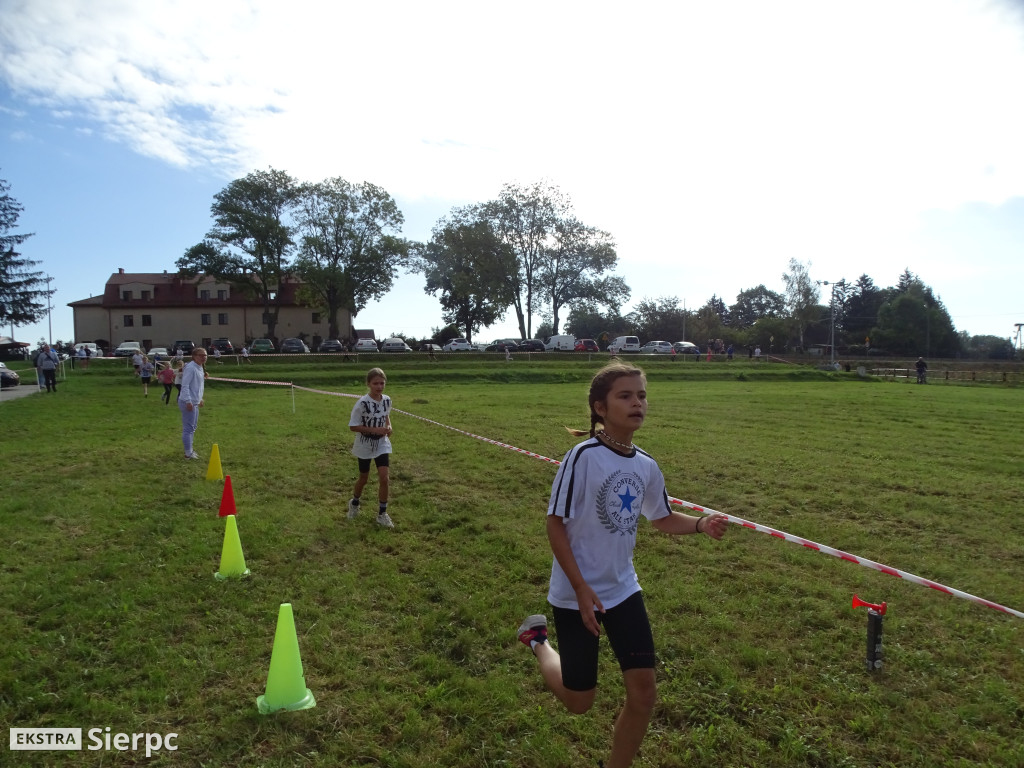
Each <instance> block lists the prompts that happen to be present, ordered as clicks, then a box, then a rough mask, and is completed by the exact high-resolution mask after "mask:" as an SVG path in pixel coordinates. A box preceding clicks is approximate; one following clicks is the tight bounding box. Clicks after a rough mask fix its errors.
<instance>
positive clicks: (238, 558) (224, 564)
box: [214, 515, 249, 579]
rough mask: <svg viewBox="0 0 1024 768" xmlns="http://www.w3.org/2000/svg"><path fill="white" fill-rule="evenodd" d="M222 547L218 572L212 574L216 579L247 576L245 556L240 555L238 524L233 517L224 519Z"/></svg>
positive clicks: (240, 545)
mask: <svg viewBox="0 0 1024 768" xmlns="http://www.w3.org/2000/svg"><path fill="white" fill-rule="evenodd" d="M224 520H225V521H226V522H225V524H224V547H223V549H222V550H221V553H220V570H219V571H217V573H215V574H214V576H216V577H217V578H218V579H229V578H231V577H232V576H248V575H249V569H248V568H246V567H245V555H243V554H242V542H241V541H239V539H238V523H236V522H235V516H234V515H228V516H227V517H225V518H224Z"/></svg>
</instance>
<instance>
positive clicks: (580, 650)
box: [553, 592, 654, 691]
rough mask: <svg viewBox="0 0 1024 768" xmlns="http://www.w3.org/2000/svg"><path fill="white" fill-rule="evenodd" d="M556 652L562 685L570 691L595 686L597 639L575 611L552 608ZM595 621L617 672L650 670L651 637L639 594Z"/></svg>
mask: <svg viewBox="0 0 1024 768" xmlns="http://www.w3.org/2000/svg"><path fill="white" fill-rule="evenodd" d="M553 611H554V617H555V632H556V634H557V635H558V652H559V654H560V656H561V657H562V685H564V686H565V687H566V688H568V689H569V690H570V691H589V690H591V689H593V688H596V687H597V648H598V641H599V639H600V638H597V637H594V635H592V634H591V633H590V630H589V629H587V628H586V627H585V626H584V625H583V618H582V616H581V614H580V612H579V611H578V610H573V609H571V608H553ZM596 615H597V621H598V623H599V624H601V626H602V627H604V633H605V634H606V635H607V636H608V641H609V642H610V643H611V644H612V650H613V651H614V652H615V657H616V658H617V659H618V660H619V669H621V670H622V671H623V672H625V671H626V670H627V669H653V668H654V636H653V635H652V634H651V622H650V621H649V620H648V618H647V609H646V608H645V607H644V599H643V596H642V594H641V593H640V592H635V593H633V594H632V595H630V596H629V597H628V598H626V599H625V600H624V601H623V602H621V603H619V604H618V605H616V606H615V607H614V608H609V609H607V610H606V611H605V612H604V613H597V614H596Z"/></svg>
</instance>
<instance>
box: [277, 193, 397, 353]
mask: <svg viewBox="0 0 1024 768" xmlns="http://www.w3.org/2000/svg"><path fill="white" fill-rule="evenodd" d="M295 201H296V232H297V233H298V235H299V238H300V239H299V256H298V257H297V258H296V260H295V263H294V265H293V269H294V271H295V273H296V275H298V276H299V277H300V278H301V279H302V281H303V284H304V285H303V294H304V298H305V300H306V301H307V302H308V303H310V304H312V305H313V306H317V307H323V308H324V310H325V311H326V313H327V317H328V324H329V327H330V335H331V338H338V337H339V336H340V333H339V327H338V311H339V310H341V309H346V310H348V312H349V313H350V314H351V316H353V317H355V316H356V315H357V314H359V312H361V311H362V310H363V308H364V307H365V306H366V304H367V303H368V302H369V301H370V300H371V299H379V298H380V297H381V296H383V295H384V294H386V293H387V292H388V291H389V290H391V286H392V285H393V284H394V280H395V276H396V274H397V272H398V269H399V267H401V266H403V265H404V264H406V262H407V258H408V255H409V243H408V242H407V241H405V240H403V239H402V238H401V237H400V236H399V233H400V231H401V227H402V223H403V222H404V221H405V219H404V217H403V216H402V212H401V211H400V210H398V206H397V205H396V204H395V201H394V199H393V198H392V197H391V195H389V194H388V193H387V192H385V191H384V190H383V189H381V188H380V187H377V186H375V185H373V184H369V183H367V182H363V183H361V184H353V183H351V182H348V181H346V180H345V179H342V178H333V179H327V180H325V181H322V182H320V183H317V184H302V185H300V186H299V187H298V189H297V190H296V195H295Z"/></svg>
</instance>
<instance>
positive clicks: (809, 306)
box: [782, 259, 821, 348]
mask: <svg viewBox="0 0 1024 768" xmlns="http://www.w3.org/2000/svg"><path fill="white" fill-rule="evenodd" d="M808 267H810V262H808V263H807V264H806V265H804V264H801V263H800V262H799V261H797V260H796V259H790V260H789V272H785V273H783V275H782V282H783V283H784V284H785V286H786V308H787V309H788V310H789V316H790V318H792V320H793V324H794V326H795V328H796V331H797V336H798V337H799V339H800V347H801V348H803V347H804V331H805V330H806V329H807V326H809V325H810V324H811V323H813V322H816V321H818V320H820V319H821V310H820V309H819V306H818V288H817V286H816V285H815V283H814V281H813V280H811V275H810V272H809V271H808Z"/></svg>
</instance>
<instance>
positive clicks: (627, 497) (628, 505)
mask: <svg viewBox="0 0 1024 768" xmlns="http://www.w3.org/2000/svg"><path fill="white" fill-rule="evenodd" d="M617 495H618V497H619V500H620V501H621V502H622V506H621V507H620V508H619V511H622V510H626V511H628V512H632V511H633V502H634V501H635V500H636V496H633V495H632V494H631V493H630V492H629V488H628V487H627V488H626V492H625V493H620V494H617Z"/></svg>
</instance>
